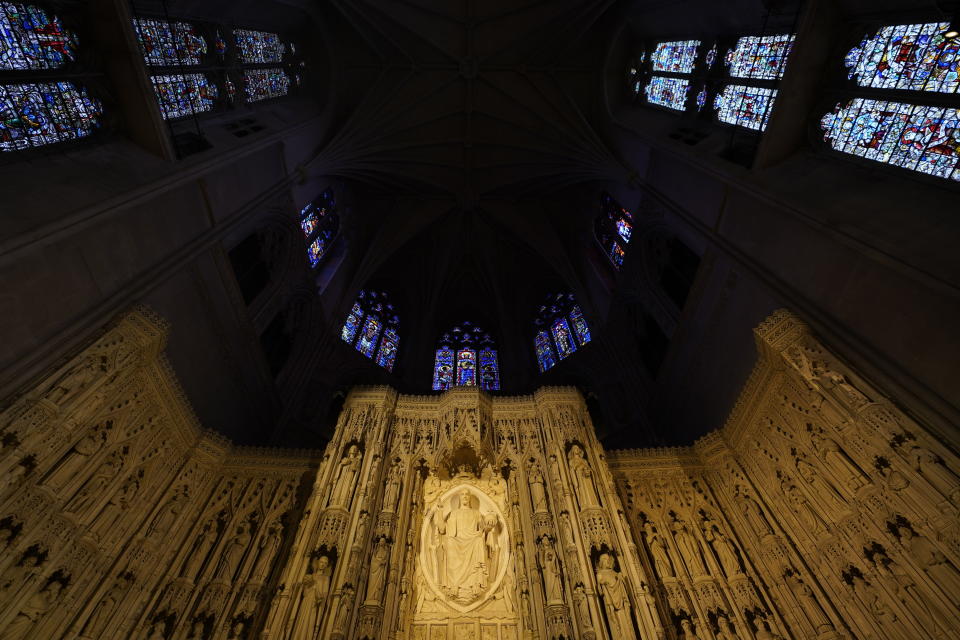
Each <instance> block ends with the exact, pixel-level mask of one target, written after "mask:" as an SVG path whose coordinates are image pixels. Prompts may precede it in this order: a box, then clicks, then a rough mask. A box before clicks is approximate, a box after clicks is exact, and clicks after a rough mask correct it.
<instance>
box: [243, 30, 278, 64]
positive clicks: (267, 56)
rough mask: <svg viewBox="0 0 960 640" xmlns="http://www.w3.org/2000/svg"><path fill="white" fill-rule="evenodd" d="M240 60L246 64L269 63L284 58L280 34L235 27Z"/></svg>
mask: <svg viewBox="0 0 960 640" xmlns="http://www.w3.org/2000/svg"><path fill="white" fill-rule="evenodd" d="M233 36H234V38H235V39H236V43H237V49H239V51H240V60H241V62H244V63H246V64H269V63H272V62H280V61H281V60H283V43H282V42H280V36H278V35H277V34H275V33H268V32H266V31H254V30H252V29H234V30H233Z"/></svg>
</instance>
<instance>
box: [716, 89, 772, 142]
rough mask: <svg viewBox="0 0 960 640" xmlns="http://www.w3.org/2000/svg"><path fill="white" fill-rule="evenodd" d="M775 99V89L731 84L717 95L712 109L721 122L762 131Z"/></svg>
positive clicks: (765, 126)
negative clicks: (715, 111)
mask: <svg viewBox="0 0 960 640" xmlns="http://www.w3.org/2000/svg"><path fill="white" fill-rule="evenodd" d="M776 98H777V90H776V89H767V88H764V87H748V86H744V85H733V84H731V85H727V86H725V87H724V88H723V93H719V94H717V97H716V98H715V99H714V101H713V107H714V109H716V110H717V119H718V120H720V121H721V122H726V123H727V124H734V125H738V126H741V127H746V128H748V129H756V130H758V131H763V130H764V129H766V128H767V121H768V120H769V119H770V112H771V111H772V110H773V103H774V101H775V100H776Z"/></svg>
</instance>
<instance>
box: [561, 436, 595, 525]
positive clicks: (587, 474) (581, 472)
mask: <svg viewBox="0 0 960 640" xmlns="http://www.w3.org/2000/svg"><path fill="white" fill-rule="evenodd" d="M568 460H569V464H570V479H571V480H572V482H573V491H574V494H576V496H577V501H578V502H579V503H580V508H581V509H590V508H594V507H599V506H600V502H599V500H598V499H597V488H596V485H595V484H594V482H593V471H592V470H591V469H590V464H589V463H588V462H587V460H586V458H585V457H584V455H583V449H581V448H580V445H577V444H574V445H573V446H572V447H570V453H569V454H568Z"/></svg>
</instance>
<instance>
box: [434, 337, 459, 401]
mask: <svg viewBox="0 0 960 640" xmlns="http://www.w3.org/2000/svg"><path fill="white" fill-rule="evenodd" d="M453 362H454V359H453V350H452V349H450V347H441V348H439V349H437V357H436V360H434V364H433V390H434V391H446V390H447V389H452V388H453Z"/></svg>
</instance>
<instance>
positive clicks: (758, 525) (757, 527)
mask: <svg viewBox="0 0 960 640" xmlns="http://www.w3.org/2000/svg"><path fill="white" fill-rule="evenodd" d="M734 498H736V500H737V503H738V504H739V505H740V513H742V514H743V517H744V519H745V520H746V521H747V524H749V525H750V528H751V529H753V532H754V533H755V534H757V537H759V538H762V537H763V536H765V535H767V534H770V533H773V528H772V527H771V526H770V523H769V522H767V518H766V516H764V515H763V509H761V508H760V505H759V504H757V501H756V500H754V499H753V498H751V497H750V496H748V495H747V494H745V493H743V492H742V491H740V485H737V487H736V491H735V493H734Z"/></svg>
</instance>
